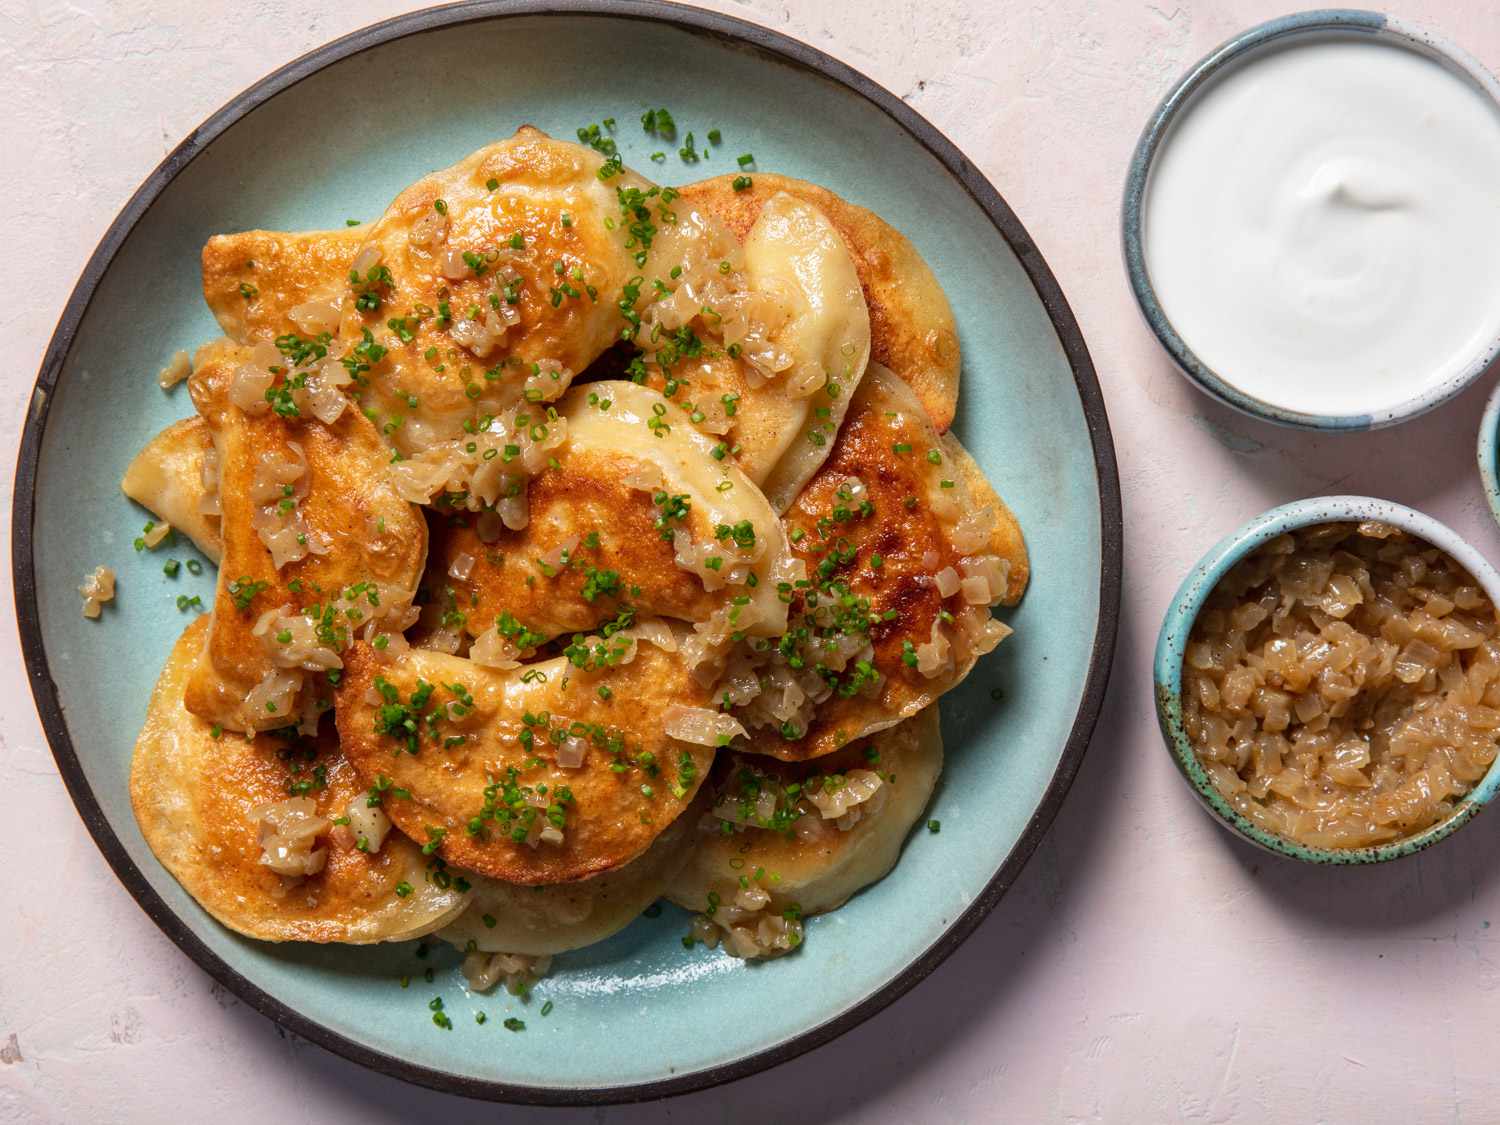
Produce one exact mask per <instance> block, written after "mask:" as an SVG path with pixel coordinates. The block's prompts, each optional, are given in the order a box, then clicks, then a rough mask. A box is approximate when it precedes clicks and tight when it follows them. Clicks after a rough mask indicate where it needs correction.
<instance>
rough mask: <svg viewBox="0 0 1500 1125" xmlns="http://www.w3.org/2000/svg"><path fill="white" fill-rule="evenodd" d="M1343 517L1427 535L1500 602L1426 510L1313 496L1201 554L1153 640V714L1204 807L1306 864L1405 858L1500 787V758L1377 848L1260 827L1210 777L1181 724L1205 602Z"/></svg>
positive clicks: (1484, 569)
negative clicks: (1288, 539)
mask: <svg viewBox="0 0 1500 1125" xmlns="http://www.w3.org/2000/svg"><path fill="white" fill-rule="evenodd" d="M1342 520H1349V521H1360V520H1380V521H1382V522H1384V523H1389V524H1393V525H1394V526H1396V527H1399V528H1401V529H1402V530H1403V531H1407V532H1410V533H1411V534H1412V535H1415V536H1418V537H1419V538H1421V539H1425V540H1426V541H1427V542H1429V543H1431V544H1432V545H1433V546H1435V547H1439V548H1441V549H1442V550H1444V551H1446V552H1447V553H1448V554H1450V555H1452V556H1453V557H1454V558H1455V559H1457V560H1458V561H1459V562H1460V563H1461V564H1463V566H1464V568H1465V569H1467V570H1468V572H1469V573H1470V574H1472V575H1473V576H1474V578H1475V580H1476V581H1477V582H1478V583H1479V584H1480V585H1481V586H1483V587H1484V591H1485V593H1487V594H1488V595H1489V596H1490V600H1491V601H1493V602H1494V603H1495V604H1496V605H1500V573H1496V571H1495V568H1494V567H1492V566H1490V564H1489V563H1487V562H1485V560H1484V558H1483V556H1481V555H1480V554H1479V552H1478V551H1476V550H1474V548H1473V547H1471V546H1469V545H1468V544H1467V543H1466V542H1464V540H1462V539H1461V538H1459V536H1458V535H1457V533H1455V532H1454V531H1453V530H1452V529H1450V528H1448V527H1446V526H1445V525H1443V524H1440V523H1438V522H1437V520H1435V519H1433V518H1432V517H1431V516H1424V515H1423V514H1422V513H1421V512H1418V511H1414V510H1413V509H1411V508H1407V507H1404V506H1403V505H1401V504H1394V503H1392V502H1391V501H1389V500H1375V499H1372V498H1371V497H1368V496H1315V497H1313V498H1311V499H1308V500H1296V501H1294V502H1292V503H1290V504H1283V505H1282V506H1281V507H1279V508H1272V509H1271V510H1270V511H1269V512H1265V513H1264V514H1262V515H1259V516H1257V517H1255V519H1253V520H1251V521H1250V522H1249V523H1247V524H1245V526H1244V527H1241V528H1240V529H1239V530H1237V531H1235V532H1233V533H1231V534H1230V535H1227V536H1226V537H1225V538H1223V539H1221V540H1219V542H1218V543H1216V544H1215V545H1214V546H1213V548H1212V549H1211V550H1210V551H1209V552H1208V554H1206V555H1204V556H1203V558H1202V559H1201V560H1199V562H1198V565H1197V566H1195V567H1194V568H1193V569H1192V572H1191V573H1189V574H1188V576H1187V578H1186V579H1185V580H1184V581H1183V583H1182V586H1181V587H1180V588H1179V589H1178V591H1177V593H1176V595H1175V596H1174V597H1173V598H1172V602H1171V604H1170V605H1169V606H1168V607H1167V615H1166V619H1165V620H1164V621H1163V622H1162V626H1161V634H1160V636H1158V638H1157V641H1156V664H1155V670H1156V675H1155V681H1156V685H1155V686H1156V718H1157V721H1158V723H1160V725H1161V733H1162V737H1163V738H1165V739H1166V742H1167V749H1168V750H1169V751H1171V754H1172V760H1173V761H1174V762H1175V763H1176V764H1177V768H1178V769H1179V770H1180V771H1181V772H1182V776H1183V777H1184V778H1186V779H1187V783H1188V784H1189V785H1191V786H1192V788H1193V792H1194V793H1195V794H1197V796H1198V799H1199V800H1200V801H1202V802H1203V805H1204V807H1205V808H1207V809H1208V811H1209V812H1211V813H1213V815H1214V816H1215V817H1216V818H1217V819H1218V821H1219V823H1220V824H1222V825H1224V826H1225V827H1226V828H1228V829H1229V830H1230V831H1232V832H1237V833H1239V835H1241V836H1243V837H1244V838H1245V839H1247V840H1249V841H1250V842H1251V843H1253V844H1259V845H1260V846H1261V847H1262V848H1265V849H1266V850H1267V851H1270V852H1275V853H1276V854H1277V855H1284V856H1291V857H1292V858H1293V859H1300V860H1303V861H1304V862H1307V863H1323V864H1354V863H1381V862H1384V861H1385V860H1388V859H1400V858H1401V857H1402V856H1408V855H1411V854H1413V853H1414V852H1419V851H1421V850H1422V849H1424V848H1428V847H1431V846H1432V845H1433V844H1436V843H1437V842H1438V841H1440V840H1446V839H1447V838H1448V837H1449V836H1451V835H1453V833H1454V832H1457V831H1458V830H1459V829H1460V828H1462V827H1463V826H1464V825H1465V824H1467V823H1468V822H1469V821H1470V820H1472V819H1473V818H1474V816H1475V815H1476V814H1478V813H1479V812H1480V810H1482V809H1483V808H1484V807H1485V805H1487V804H1489V802H1490V799H1491V798H1493V797H1494V795H1495V791H1496V789H1497V788H1500V759H1497V760H1496V762H1495V764H1494V765H1492V766H1491V767H1490V770H1489V772H1488V773H1487V774H1485V776H1484V779H1483V780H1482V781H1481V782H1480V783H1479V785H1477V786H1476V787H1475V788H1474V789H1472V790H1470V791H1469V792H1468V793H1467V794H1465V795H1464V796H1463V797H1462V798H1461V799H1460V800H1459V802H1458V804H1457V806H1456V807H1455V809H1454V810H1453V813H1452V814H1451V815H1450V816H1449V817H1448V818H1447V819H1446V820H1443V821H1440V822H1439V823H1437V824H1434V825H1433V826H1432V827H1431V828H1427V829H1424V830H1423V831H1421V832H1418V833H1417V834H1416V835H1414V836H1407V837H1405V838H1403V839H1400V840H1395V841H1392V842H1391V843H1388V844H1380V845H1378V846H1375V847H1368V848H1344V849H1334V848H1314V847H1308V846H1306V845H1304V844H1299V843H1296V842H1295V841H1292V840H1288V839H1285V838H1284V837H1281V836H1276V835H1274V834H1272V833H1270V832H1267V831H1265V829H1263V828H1258V827H1256V826H1255V825H1253V824H1251V823H1250V822H1249V821H1248V820H1246V819H1245V818H1244V817H1243V816H1241V815H1240V814H1239V813H1238V812H1236V811H1235V810H1234V809H1233V808H1231V807H1230V805H1229V802H1228V801H1226V800H1225V799H1224V797H1223V796H1222V795H1221V794H1220V793H1219V791H1218V790H1217V789H1216V788H1214V784H1213V782H1212V781H1210V780H1209V777H1208V774H1207V773H1206V772H1205V771H1204V769H1203V766H1202V765H1201V764H1200V763H1199V761H1198V756H1197V755H1196V754H1195V753H1194V752H1193V747H1192V744H1191V743H1190V742H1189V741H1188V737H1187V733H1186V731H1185V730H1184V729H1183V720H1182V660H1183V654H1184V652H1186V650H1187V642H1188V637H1189V635H1190V634H1191V633H1192V630H1193V623H1194V622H1195V621H1197V620H1198V613H1199V612H1200V611H1201V610H1202V608H1203V603H1204V602H1205V601H1206V600H1207V599H1208V596H1209V594H1210V593H1212V592H1213V589H1214V587H1215V586H1217V585H1218V584H1219V579H1221V578H1223V577H1224V575H1225V573H1226V572H1227V571H1228V570H1229V569H1230V568H1231V567H1232V566H1234V564H1235V563H1237V562H1239V561H1240V560H1241V559H1242V558H1244V557H1245V556H1246V555H1248V554H1250V553H1251V552H1252V551H1254V550H1255V549H1256V548H1258V547H1260V546H1262V545H1264V544H1265V543H1268V542H1270V541H1271V540H1272V539H1275V538H1276V537H1277V536H1278V535H1283V534H1285V533H1286V532H1288V531H1294V530H1296V529H1297V528H1301V527H1309V526H1311V525H1313V524H1319V523H1329V522H1332V521H1342Z"/></svg>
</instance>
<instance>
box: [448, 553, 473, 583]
mask: <svg viewBox="0 0 1500 1125" xmlns="http://www.w3.org/2000/svg"><path fill="white" fill-rule="evenodd" d="M472 573H474V556H473V555H471V554H469V552H468V551H460V552H459V553H458V554H457V555H455V556H453V561H452V562H451V563H449V564H448V577H449V578H453V579H456V580H457V581H459V582H467V581H468V580H469V575H470V574H472Z"/></svg>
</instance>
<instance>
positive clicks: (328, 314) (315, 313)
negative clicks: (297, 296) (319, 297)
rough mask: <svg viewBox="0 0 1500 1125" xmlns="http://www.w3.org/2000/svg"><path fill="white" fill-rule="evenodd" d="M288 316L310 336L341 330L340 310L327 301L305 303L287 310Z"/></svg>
mask: <svg viewBox="0 0 1500 1125" xmlns="http://www.w3.org/2000/svg"><path fill="white" fill-rule="evenodd" d="M286 316H287V319H288V320H290V321H291V322H292V323H293V324H295V325H296V326H297V328H298V329H299V330H301V331H302V332H305V333H307V335H309V336H317V335H319V334H321V333H324V332H328V333H334V332H337V331H338V330H339V310H338V309H337V308H335V307H334V306H333V305H330V304H329V303H328V302H327V301H303V302H302V304H300V305H293V306H292V307H291V308H289V309H287V312H286Z"/></svg>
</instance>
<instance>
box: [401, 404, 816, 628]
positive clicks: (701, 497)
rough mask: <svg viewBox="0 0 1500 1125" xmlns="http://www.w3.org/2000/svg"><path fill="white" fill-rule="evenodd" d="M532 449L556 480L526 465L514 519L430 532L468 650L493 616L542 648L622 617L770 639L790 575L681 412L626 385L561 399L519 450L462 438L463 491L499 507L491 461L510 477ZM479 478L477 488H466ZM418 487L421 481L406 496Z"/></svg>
mask: <svg viewBox="0 0 1500 1125" xmlns="http://www.w3.org/2000/svg"><path fill="white" fill-rule="evenodd" d="M539 434H545V438H544V441H545V444H546V446H547V447H548V449H547V452H546V457H547V458H549V459H550V460H551V461H552V462H553V465H554V467H548V463H547V461H541V462H539V466H538V468H539V473H538V475H537V476H536V477H535V478H534V479H533V480H532V481H531V483H530V485H529V488H528V491H527V492H526V493H525V500H524V504H522V505H521V506H520V507H519V509H518V510H512V509H510V508H508V507H507V506H506V504H505V501H504V500H503V499H502V500H501V501H500V513H499V514H496V513H495V512H493V511H486V512H481V513H479V514H477V515H469V514H464V515H455V516H454V517H453V518H451V519H450V520H447V521H440V522H439V524H438V525H437V526H436V527H435V529H434V543H433V557H434V566H433V568H432V569H433V570H434V571H441V572H443V573H444V574H446V575H447V576H448V578H449V579H450V582H449V589H450V590H451V594H449V595H448V598H449V600H450V601H453V602H454V603H455V604H456V606H457V608H458V609H459V610H460V611H461V612H462V613H463V614H464V615H465V617H466V624H467V628H468V630H469V632H470V633H471V634H472V635H475V636H479V635H481V634H483V633H485V632H486V631H489V632H490V633H491V634H493V633H494V631H495V627H496V623H497V619H499V618H500V617H501V615H502V614H504V615H508V617H509V618H513V619H514V620H515V621H517V622H519V623H520V624H521V625H524V626H525V627H526V629H527V630H528V631H529V632H530V633H532V634H542V635H543V636H544V637H546V638H550V637H554V636H556V635H557V634H559V633H566V632H574V631H580V630H586V629H591V628H594V627H595V626H597V625H599V624H601V623H603V622H606V621H610V620H612V619H613V618H615V617H616V616H617V615H618V614H619V613H620V611H621V610H622V609H624V608H626V607H629V608H630V609H631V610H632V611H634V612H635V613H638V614H640V615H642V616H665V617H672V618H677V619H679V620H688V621H693V622H700V623H701V622H708V621H710V620H716V621H717V622H718V625H719V626H721V627H723V629H724V630H725V631H726V632H727V631H731V630H732V631H738V632H741V633H744V634H746V635H751V636H762V637H772V636H777V635H779V634H780V633H781V631H782V629H783V628H784V627H785V625H786V602H785V601H784V600H783V598H782V593H781V592H780V587H781V585H782V584H783V583H785V582H787V581H789V580H790V578H791V577H792V576H793V573H794V571H796V568H795V567H794V565H793V563H792V561H791V557H790V553H789V551H788V549H787V542H786V535H785V533H784V531H783V529H782V525H781V521H780V520H779V519H778V518H777V516H776V513H775V512H774V511H772V509H771V507H770V505H769V504H767V503H766V499H765V497H764V496H762V495H761V493H760V490H759V489H757V488H756V487H755V486H754V485H753V484H751V483H750V481H749V480H748V478H746V476H745V474H744V473H742V472H741V471H740V470H739V469H738V468H737V467H735V465H734V464H733V463H732V462H731V461H729V460H728V459H727V458H715V457H714V455H713V451H714V443H713V441H712V440H710V439H709V438H708V437H706V436H705V435H703V434H701V433H699V432H698V431H697V430H696V429H694V427H693V426H692V424H691V422H690V421H689V420H688V417H687V415H686V414H685V413H683V411H682V410H681V409H679V408H678V407H677V406H675V405H673V404H672V403H670V402H669V401H668V400H666V399H665V398H663V397H662V395H660V394H659V393H657V392H656V391H653V390H651V389H650V388H647V387H641V386H637V385H635V384H634V383H628V382H623V381H606V382H600V383H589V384H587V385H584V386H579V387H575V388H574V389H573V390H572V391H570V392H569V393H568V394H567V396H565V397H564V399H563V400H562V401H561V402H559V403H558V404H557V409H556V411H555V416H553V417H549V418H548V420H546V421H544V422H540V423H538V424H537V426H535V427H533V428H532V429H530V430H529V431H528V432H527V433H526V434H525V435H524V438H523V437H521V436H518V435H516V434H514V433H512V432H508V431H506V430H504V429H497V428H492V429H491V430H487V431H485V432H483V433H480V434H476V435H475V437H474V438H473V439H472V442H471V444H473V445H474V451H473V452H471V453H469V454H468V455H467V457H468V460H469V463H470V464H471V465H474V466H477V468H476V469H475V470H474V471H473V472H472V473H471V474H470V478H469V479H470V482H471V483H470V487H471V488H472V489H475V490H486V491H485V492H484V495H485V496H486V498H488V497H489V496H490V495H494V494H499V495H502V496H503V494H504V492H505V491H507V489H508V487H509V486H508V485H507V484H506V483H505V481H506V473H507V469H506V465H507V457H506V454H505V452H504V451H506V450H513V451H514V450H519V451H520V456H518V457H515V458H513V459H512V463H519V464H521V465H524V460H525V456H526V453H527V452H529V451H530V449H532V448H534V446H529V445H525V444H524V441H526V440H529V439H531V438H534V437H536V436H537V435H539ZM553 441H560V444H557V445H556V446H552V444H551V443H552V442H553ZM491 451H498V452H500V456H498V457H489V454H490V452H491ZM486 458H489V459H488V460H486ZM487 466H488V467H490V468H489V469H488V473H489V476H488V478H486V477H483V476H481V475H480V473H481V472H485V471H486V467H487ZM393 471H394V472H395V474H396V476H397V479H398V480H408V479H410V477H411V475H414V474H425V473H429V472H430V471H431V463H430V462H427V461H424V460H423V459H422V458H420V457H419V458H414V459H412V460H408V461H405V462H401V463H399V464H397V465H396V466H394V467H393ZM437 471H438V472H439V473H442V472H445V471H447V470H445V469H443V468H442V467H441V466H439V467H438V469H437ZM429 479H430V478H429ZM428 487H429V485H428V484H427V483H426V482H425V479H424V481H422V482H420V483H418V484H417V485H416V486H415V491H407V492H405V495H407V496H408V497H409V498H410V497H412V496H416V495H420V494H421V493H422V492H423V491H425V490H426V489H427V488H428ZM507 525H509V526H507ZM518 525H519V526H518ZM796 572H797V573H800V571H796ZM511 628H512V626H510V625H504V626H503V627H502V630H501V631H502V633H504V632H505V631H506V630H508V629H511ZM501 639H502V640H503V639H504V638H503V637H502V638H501ZM492 643H498V641H494V640H492ZM501 647H502V648H504V646H503V645H502V646H501ZM506 651H509V652H510V654H511V655H512V656H514V655H516V652H515V650H514V649H513V648H512V649H509V650H506Z"/></svg>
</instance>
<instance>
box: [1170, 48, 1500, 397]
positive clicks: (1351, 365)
mask: <svg viewBox="0 0 1500 1125" xmlns="http://www.w3.org/2000/svg"><path fill="white" fill-rule="evenodd" d="M1143 236H1144V248H1145V256H1146V266H1147V270H1148V272H1149V274H1150V278H1151V282H1152V285H1153V287H1154V288H1155V289H1156V293H1157V297H1158V299H1159V300H1160V302H1161V305H1162V307H1163V309H1164V310H1165V311H1166V314H1167V317H1168V318H1169V319H1170V320H1171V322H1172V324H1173V326H1174V327H1175V328H1176V329H1177V331H1178V333H1179V334H1180V335H1181V336H1182V338H1183V340H1184V341H1185V342H1186V343H1187V345H1188V346H1189V347H1190V348H1191V349H1192V350H1193V351H1194V352H1195V353H1196V354H1197V355H1198V357H1199V358H1200V359H1201V360H1202V361H1203V362H1204V363H1205V364H1207V365H1208V367H1209V368H1211V369H1212V370H1213V371H1214V372H1215V373H1216V374H1217V375H1219V376H1220V378H1222V379H1223V380H1225V381H1226V382H1228V383H1231V384H1233V385H1234V386H1235V387H1237V388H1238V389H1240V390H1242V391H1244V392H1246V393H1248V394H1250V395H1253V396H1255V397H1256V398H1259V399H1261V400H1262V401H1265V402H1268V403H1270V404H1272V405H1274V406H1279V407H1283V408H1287V409H1291V410H1298V411H1303V412H1307V413H1312V414H1346V415H1347V414H1376V415H1378V414H1379V413H1380V412H1381V411H1382V410H1391V409H1393V408H1395V407H1397V406H1400V405H1401V404H1403V403H1408V402H1410V401H1411V400H1413V399H1415V398H1417V397H1419V396H1421V395H1423V394H1424V393H1428V392H1432V391H1434V390H1435V389H1437V388H1438V387H1440V386H1442V385H1443V384H1445V383H1448V382H1450V381H1451V380H1454V379H1456V378H1457V377H1458V376H1460V375H1461V374H1463V373H1464V371H1465V369H1466V368H1468V367H1469V366H1470V365H1471V364H1472V363H1473V362H1474V361H1475V360H1476V359H1478V358H1479V357H1480V356H1482V355H1484V354H1485V353H1486V352H1488V351H1489V349H1490V347H1491V345H1492V344H1493V342H1494V341H1495V340H1496V339H1497V338H1500V109H1497V107H1496V105H1495V103H1494V102H1493V101H1492V100H1490V99H1489V98H1488V97H1487V96H1486V95H1485V94H1484V93H1483V92H1482V91H1481V90H1480V89H1479V88H1478V87H1476V86H1475V85H1473V84H1471V83H1470V82H1469V81H1468V80H1466V79H1465V78H1464V77H1462V76H1460V75H1459V74H1457V73H1455V72H1453V71H1451V70H1449V69H1448V68H1447V67H1445V66H1444V65H1442V64H1441V63H1439V62H1436V61H1434V60H1432V59H1429V58H1428V57H1426V56H1424V55H1422V54H1419V53H1418V52H1417V51H1415V50H1409V49H1406V48H1404V47H1402V46H1400V45H1399V44H1394V43H1391V42H1389V41H1388V40H1383V39H1376V38H1374V37H1371V36H1363V37H1360V38H1350V37H1336V38H1334V37H1317V38H1313V37H1309V38H1307V39H1304V40H1303V41H1301V42H1298V43H1294V44H1292V45H1290V46H1286V47H1282V48H1279V49H1273V50H1271V51H1269V52H1267V53H1265V54H1262V55H1259V56H1252V57H1250V58H1249V59H1247V60H1245V61H1242V62H1240V63H1239V64H1237V65H1235V66H1234V67H1233V69H1230V70H1229V71H1227V72H1226V73H1225V74H1224V75H1223V76H1222V77H1220V78H1219V79H1218V80H1217V81H1215V82H1214V83H1212V84H1211V85H1209V86H1208V87H1207V88H1205V89H1204V90H1202V91H1200V92H1199V93H1198V94H1197V95H1196V96H1195V97H1194V98H1193V100H1192V101H1190V102H1189V103H1188V104H1187V105H1186V106H1185V107H1184V108H1183V109H1182V110H1181V111H1180V112H1179V115H1178V118H1177V120H1176V121H1175V122H1174V124H1173V126H1172V128H1171V131H1170V132H1169V133H1168V135H1167V136H1166V138H1165V140H1164V142H1163V144H1162V147H1161V149H1160V150H1159V151H1158V154H1157V156H1156V160H1155V163H1154V166H1153V168H1152V172H1151V178H1150V181H1149V183H1148V186H1147V192H1146V201H1145V211H1144V230H1143Z"/></svg>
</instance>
